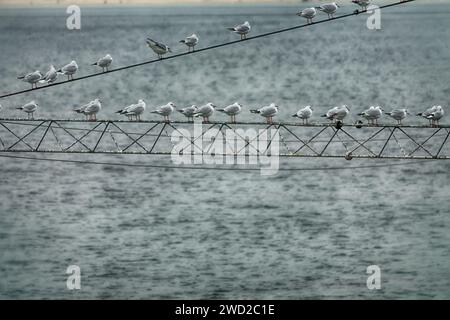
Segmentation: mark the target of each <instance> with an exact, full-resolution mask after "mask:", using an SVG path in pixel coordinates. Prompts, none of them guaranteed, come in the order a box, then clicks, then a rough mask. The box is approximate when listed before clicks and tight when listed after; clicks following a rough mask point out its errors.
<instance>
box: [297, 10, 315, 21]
mask: <svg viewBox="0 0 450 320" xmlns="http://www.w3.org/2000/svg"><path fill="white" fill-rule="evenodd" d="M316 14H317V10H316V8H306V9H303V10H302V11H300V12H299V13H297V15H298V16H300V17H303V18H306V21H307V23H309V24H311V23H312V19H313V18H314V17H315V16H316Z"/></svg>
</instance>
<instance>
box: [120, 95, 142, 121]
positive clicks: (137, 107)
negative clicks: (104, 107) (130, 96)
mask: <svg viewBox="0 0 450 320" xmlns="http://www.w3.org/2000/svg"><path fill="white" fill-rule="evenodd" d="M145 107H146V104H145V102H144V100H142V99H139V100H138V103H137V104H132V105H129V106H128V107H125V108H123V109H122V110H119V111H117V112H116V113H119V114H122V115H125V116H127V117H128V120H130V119H131V120H133V116H134V117H135V119H136V121H141V115H142V114H143V113H144V111H145Z"/></svg>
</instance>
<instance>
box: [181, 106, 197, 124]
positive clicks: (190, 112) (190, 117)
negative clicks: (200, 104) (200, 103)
mask: <svg viewBox="0 0 450 320" xmlns="http://www.w3.org/2000/svg"><path fill="white" fill-rule="evenodd" d="M196 111H197V106H196V105H195V104H193V105H192V106H190V107H186V108H183V109H180V110H178V112H180V113H182V114H184V115H185V116H186V117H187V118H188V120H191V121H194V115H195V112H196Z"/></svg>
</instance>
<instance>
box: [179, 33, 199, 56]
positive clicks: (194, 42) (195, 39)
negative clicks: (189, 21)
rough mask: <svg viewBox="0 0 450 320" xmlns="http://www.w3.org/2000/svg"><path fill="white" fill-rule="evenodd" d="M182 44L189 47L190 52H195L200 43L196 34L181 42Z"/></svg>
mask: <svg viewBox="0 0 450 320" xmlns="http://www.w3.org/2000/svg"><path fill="white" fill-rule="evenodd" d="M180 43H184V44H185V45H186V46H187V47H188V52H191V48H192V51H195V46H196V45H197V43H198V36H197V35H196V34H195V33H194V34H192V35H191V36H189V37H186V39H184V40H181V41H180Z"/></svg>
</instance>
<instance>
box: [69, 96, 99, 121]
mask: <svg viewBox="0 0 450 320" xmlns="http://www.w3.org/2000/svg"><path fill="white" fill-rule="evenodd" d="M100 110H102V103H101V101H100V99H98V98H97V99H95V100H93V101H91V102H89V103H88V104H85V105H84V106H81V107H79V108H77V109H74V111H75V112H78V113H82V114H84V115H85V116H86V117H87V118H88V120H91V121H97V113H99V112H100Z"/></svg>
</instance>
